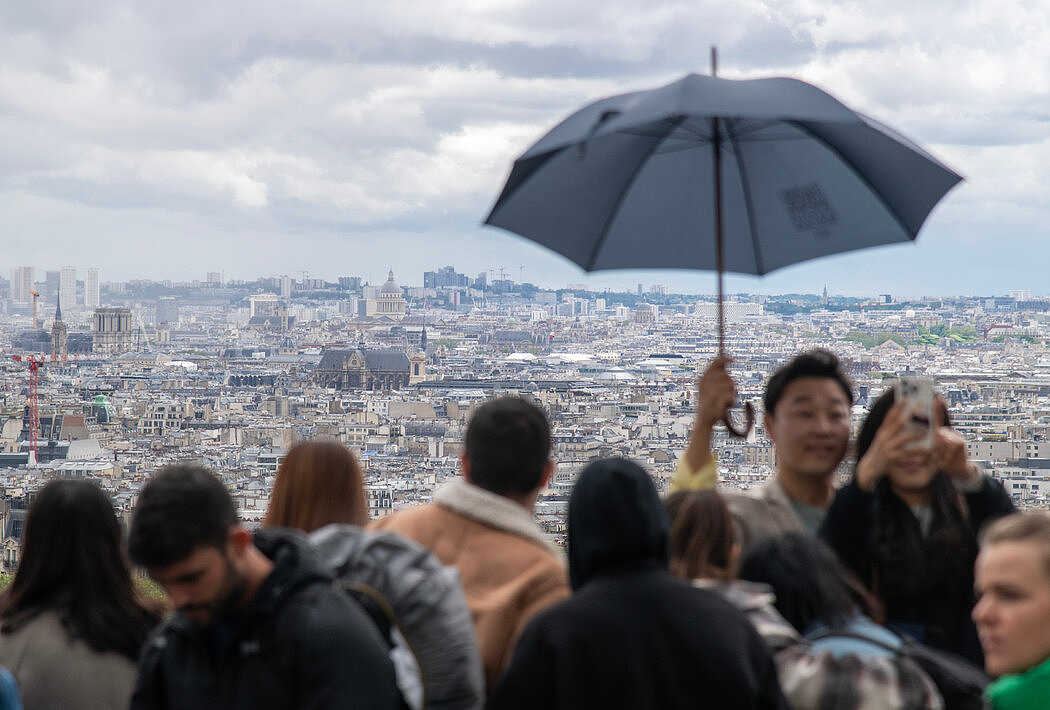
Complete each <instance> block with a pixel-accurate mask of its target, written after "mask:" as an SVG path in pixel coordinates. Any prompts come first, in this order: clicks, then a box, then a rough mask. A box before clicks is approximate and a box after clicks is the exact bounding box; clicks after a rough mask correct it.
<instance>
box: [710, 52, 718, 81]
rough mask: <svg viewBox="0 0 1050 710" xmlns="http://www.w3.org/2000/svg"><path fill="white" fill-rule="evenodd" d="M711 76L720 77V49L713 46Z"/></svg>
mask: <svg viewBox="0 0 1050 710" xmlns="http://www.w3.org/2000/svg"><path fill="white" fill-rule="evenodd" d="M711 76H718V47H715V46H714V45H711Z"/></svg>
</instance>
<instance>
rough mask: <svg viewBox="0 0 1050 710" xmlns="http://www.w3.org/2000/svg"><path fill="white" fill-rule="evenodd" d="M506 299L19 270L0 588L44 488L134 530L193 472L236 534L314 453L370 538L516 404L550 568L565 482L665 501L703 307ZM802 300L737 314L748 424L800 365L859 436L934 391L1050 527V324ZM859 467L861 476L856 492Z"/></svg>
mask: <svg viewBox="0 0 1050 710" xmlns="http://www.w3.org/2000/svg"><path fill="white" fill-rule="evenodd" d="M516 275H517V274H513V275H512V274H511V273H509V272H508V270H506V269H502V270H493V271H492V272H483V273H480V274H476V275H473V276H471V275H466V274H462V273H459V272H458V271H457V270H456V269H455V268H454V267H452V266H441V267H435V269H434V270H433V271H428V272H424V273H423V274H422V275H419V274H415V275H413V274H401V273H399V272H398V271H396V270H391V271H390V272H389V274H388V278H387V279H386V280H385V281H382V282H376V283H368V282H367V281H363V280H362V278H361V277H359V276H341V277H336V278H334V279H324V278H311V277H310V276H309V274H299V275H295V276H291V275H280V276H274V277H262V278H259V279H257V280H254V281H242V280H225V279H224V278H223V275H222V272H220V271H216V272H207V273H204V274H202V278H201V279H200V280H195V281H190V282H173V281H151V280H129V281H124V282H112V281H105V280H104V279H102V278H101V276H102V274H100V272H99V270H98V269H93V268H87V269H78V268H77V267H62V268H60V269H56V270H53V271H52V270H46V271H44V272H43V273H40V272H37V271H35V269H34V268H33V267H19V268H15V269H12V270H11V278H10V280H3V281H0V289H2V290H3V296H2V298H3V300H2V303H3V308H4V311H5V312H4V316H3V319H2V321H0V323H2V325H0V345H2V347H3V350H4V353H5V358H4V361H3V362H4V364H3V368H4V371H5V374H4V378H3V383H2V385H0V388H2V389H0V407H2V409H0V420H2V422H3V424H2V429H0V449H2V453H0V466H2V469H0V483H2V485H3V494H4V505H3V516H4V531H5V537H4V555H3V563H4V567H5V569H6V570H8V571H10V570H12V569H14V567H15V566H16V565H17V560H18V551H19V532H20V524H21V521H22V520H24V516H25V512H26V507H27V501H29V500H31V499H32V496H33V494H34V491H35V490H36V489H38V488H40V487H41V486H42V485H43V484H44V483H45V482H46V481H47V480H49V479H51V478H53V477H85V478H91V479H94V480H96V481H98V482H99V483H100V484H101V485H102V486H103V487H104V488H105V490H106V491H107V493H109V494H110V495H111V496H112V498H113V500H114V503H115V505H116V507H117V508H118V509H119V510H121V511H123V512H124V514H125V515H129V514H130V511H131V510H133V509H134V506H135V503H136V496H137V492H138V491H139V489H140V488H141V487H142V486H143V485H144V483H145V481H147V480H148V478H149V477H150V475H151V473H152V472H153V471H155V470H156V469H158V468H160V467H161V466H163V465H165V464H169V463H172V462H175V461H186V460H190V461H195V462H199V463H201V464H203V465H206V466H208V467H210V468H212V469H214V470H215V471H217V472H218V473H219V474H220V475H221V476H222V478H223V480H224V481H225V483H226V484H227V485H228V487H229V488H230V489H231V491H233V492H234V495H235V500H236V503H237V505H238V507H239V512H240V513H241V515H242V516H243V517H244V519H245V520H248V521H259V520H260V519H261V517H262V516H263V514H264V513H265V511H266V506H267V501H268V498H269V495H270V489H271V486H272V484H273V480H274V475H275V473H276V469H277V467H278V465H279V464H280V462H281V460H282V457H283V455H284V453H285V452H286V451H287V450H288V448H289V447H291V446H292V445H293V444H294V443H296V442H297V441H300V440H303V439H309V438H313V437H331V438H334V439H337V440H339V441H341V442H343V443H344V444H346V445H347V446H348V447H350V448H351V449H352V450H353V451H354V452H355V454H356V455H357V457H358V458H359V460H360V461H361V464H362V466H363V468H364V470H365V475H366V483H367V490H368V497H369V513H370V516H371V517H373V518H377V517H382V516H384V515H386V514H388V513H389V512H390V511H391V510H394V509H397V508H399V507H402V506H406V505H412V504H416V503H419V502H422V501H427V500H429V498H430V495H431V493H432V492H433V490H434V489H435V487H437V486H438V485H440V484H441V483H442V482H444V481H445V480H447V479H449V478H451V477H453V476H455V475H456V473H457V470H458V456H459V453H460V446H461V442H462V439H463V429H464V427H465V424H466V422H467V421H468V419H469V416H470V414H471V412H472V410H473V408H475V407H476V406H477V405H478V404H480V403H482V402H484V401H485V400H487V399H490V398H492V397H493V396H497V395H502V394H513V395H519V396H522V397H526V398H529V399H531V400H532V401H534V402H536V403H537V404H539V405H540V406H541V407H542V408H543V409H544V410H545V411H546V412H548V413H549V416H550V419H551V423H552V428H553V441H554V451H553V457H554V459H555V461H556V463H557V469H556V472H555V475H554V476H553V478H552V480H551V483H550V484H549V486H548V487H547V488H546V489H545V490H544V491H543V493H542V495H541V497H540V500H539V503H538V505H537V518H538V520H539V522H540V524H541V526H542V527H543V529H544V530H545V531H546V533H547V534H548V535H549V536H550V538H551V539H552V540H553V541H554V542H555V543H560V542H563V538H564V533H565V512H566V501H567V500H568V495H569V492H570V491H571V488H572V485H573V483H574V481H575V477H576V475H577V474H578V472H579V471H580V469H581V468H582V467H583V466H584V465H585V464H586V463H588V462H589V461H591V460H593V459H595V458H598V457H604V456H625V457H628V458H630V459H632V460H635V461H637V462H638V463H639V464H641V465H642V466H644V467H645V468H646V469H647V470H648V471H650V472H651V473H652V475H653V477H654V479H655V480H656V481H657V485H658V488H660V489H661V490H666V487H667V485H668V481H669V478H670V476H671V473H672V471H673V470H674V467H675V464H676V462H677V460H678V459H679V457H681V456H682V454H683V451H684V449H685V447H686V444H687V440H688V437H689V433H690V430H691V426H692V420H693V411H694V405H695V387H696V377H697V375H698V373H699V372H700V371H701V370H702V369H703V368H704V367H705V365H706V364H707V362H709V361H710V360H711V358H713V357H714V356H715V355H716V354H717V348H718V344H717V333H716V320H715V313H716V310H715V302H714V300H713V299H712V298H711V297H710V296H698V295H686V294H678V293H672V292H669V290H668V288H667V287H666V286H663V285H660V284H641V283H640V284H638V285H637V288H635V289H632V290H623V291H603V292H593V291H588V290H587V289H586V287H585V286H583V285H579V284H577V285H572V284H568V285H566V286H565V288H562V289H557V290H548V289H542V288H538V287H536V286H534V285H532V284H530V283H522V282H520V281H518V280H516V279H514V278H512V276H516ZM420 276H421V278H420ZM41 277H42V278H41ZM814 291H820V292H815V293H811V294H791V295H781V296H765V295H748V294H734V295H731V296H730V297H729V301H728V302H727V303H726V304H725V315H726V327H727V331H728V334H727V341H726V344H727V350H728V352H729V353H730V354H731V355H732V357H733V358H734V359H735V363H734V365H733V367H732V373H733V375H734V378H735V379H736V381H737V383H738V388H739V394H740V399H741V400H742V401H750V402H753V403H754V404H755V405H756V406H758V407H760V400H761V396H760V395H761V391H762V387H763V385H764V381H765V379H766V378H767V377H768V375H769V373H770V372H772V371H773V370H774V369H775V368H776V367H778V366H779V365H780V364H782V363H783V362H784V361H786V360H787V359H789V358H790V357H791V356H792V355H793V354H795V353H797V352H799V351H802V350H807V349H812V348H827V349H830V350H832V351H834V352H835V353H837V354H838V355H839V356H840V357H841V358H842V360H843V362H844V363H845V365H846V367H847V369H848V371H849V374H850V376H851V377H852V379H853V382H854V386H855V394H856V402H855V405H854V409H853V418H854V426H856V424H857V422H859V421H860V420H861V419H862V418H863V416H864V413H865V411H866V409H867V407H868V405H869V404H870V403H871V402H872V401H874V399H875V398H876V397H877V396H878V395H879V393H880V392H881V391H882V390H883V388H884V387H885V386H886V383H887V381H892V379H893V378H895V377H897V376H898V375H900V374H902V373H905V374H921V375H927V376H930V377H932V378H934V381H935V383H936V388H937V390H938V392H939V393H940V394H941V396H942V397H943V398H944V399H945V401H946V403H947V404H948V407H949V409H950V411H951V417H952V422H953V426H954V427H955V428H956V430H958V431H959V432H961V433H962V434H963V435H964V436H965V437H966V439H967V442H968V443H967V445H968V449H969V455H970V457H971V458H972V459H974V460H976V461H979V462H980V463H981V465H982V466H983V467H985V469H986V470H987V471H989V472H990V473H991V474H992V475H993V476H995V477H996V478H998V479H999V480H1001V481H1002V482H1003V484H1004V485H1005V486H1006V488H1007V490H1008V491H1009V492H1010V494H1011V495H1012V496H1013V498H1014V501H1015V503H1016V504H1017V505H1019V506H1021V507H1027V508H1045V507H1047V496H1048V495H1050V441H1048V428H1050V419H1048V416H1050V400H1048V396H1050V351H1048V349H1047V342H1048V341H1050V314H1048V310H1050V299H1046V298H1033V297H1032V294H1031V293H1030V292H1027V291H1012V292H1010V293H1008V294H1003V295H989V296H983V297H955V298H938V299H933V298H928V299H913V300H898V299H897V298H896V297H895V296H894V295H893V294H877V295H873V296H872V297H870V298H858V297H842V296H835V295H829V294H828V293H827V291H826V289H823V290H820V289H817V288H815V289H814ZM34 362H36V365H35V369H36V373H35V374H36V377H37V384H36V392H35V397H36V402H35V403H31V401H30V400H31V396H30V390H31V387H30V384H31V383H30V377H31V370H32V369H34V365H33V363H34ZM34 407H35V411H36V412H37V419H38V424H37V428H36V430H35V432H34V431H31V422H30V411H31V410H32V409H33V408H34ZM714 452H715V454H716V456H717V459H718V468H719V474H720V477H721V481H722V485H723V486H727V487H729V488H740V489H747V488H750V487H752V486H754V485H756V484H758V483H761V482H763V481H764V480H766V479H767V478H768V477H769V476H770V475H771V473H772V472H773V469H774V464H775V458H774V451H773V447H772V445H771V444H770V443H769V441H768V440H767V439H766V438H765V436H764V431H763V428H762V422H761V416H759V417H758V423H757V426H756V428H755V430H754V431H753V432H752V434H751V435H750V436H748V437H747V438H736V437H731V436H729V435H728V434H727V433H726V432H725V431H724V429H721V428H719V429H718V430H717V431H716V439H715V446H714ZM851 465H852V461H851V460H850V459H849V457H847V461H845V462H844V463H843V464H842V466H843V468H842V471H843V472H845V471H847V470H848V469H849V467H850V466H851Z"/></svg>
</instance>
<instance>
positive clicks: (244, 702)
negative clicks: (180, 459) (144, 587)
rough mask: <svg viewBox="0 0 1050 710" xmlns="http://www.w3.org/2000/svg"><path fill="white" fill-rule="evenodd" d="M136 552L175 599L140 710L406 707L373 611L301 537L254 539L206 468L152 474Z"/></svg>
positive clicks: (271, 534)
mask: <svg viewBox="0 0 1050 710" xmlns="http://www.w3.org/2000/svg"><path fill="white" fill-rule="evenodd" d="M128 551H129V554H130V556H131V559H132V561H134V562H135V563H136V564H138V565H141V566H143V567H145V568H146V570H147V571H148V572H149V575H150V576H151V577H152V578H153V579H154V580H156V582H157V583H158V584H160V585H161V586H162V587H163V588H164V590H165V591H166V592H167V593H168V596H169V597H170V598H171V601H172V604H173V605H174V606H175V614H174V615H173V616H172V617H171V618H170V619H169V620H168V621H167V622H165V623H164V624H162V625H161V626H160V627H159V629H158V630H157V631H156V632H155V633H154V635H153V638H152V639H151V641H150V643H149V644H148V645H147V647H146V649H145V651H144V652H143V656H142V659H141V662H140V665H139V676H138V680H137V683H136V687H135V691H134V694H133V696H132V701H131V708H132V710H146V709H147V708H148V709H150V710H157V709H163V708H172V709H174V708H190V707H192V708H204V709H205V710H207V709H209V708H252V709H253V710H257V709H259V708H318V709H320V708H345V707H367V708H389V709H390V710H393V709H394V708H399V707H400V695H399V694H398V691H397V686H396V682H395V680H394V670H393V666H392V665H391V663H390V660H389V658H388V657H387V654H386V648H385V646H384V645H383V640H382V637H381V636H380V635H379V633H378V631H377V630H376V628H375V625H374V624H373V623H372V621H371V620H370V619H369V617H368V616H367V615H366V614H365V612H364V611H363V610H362V609H361V608H360V607H358V606H357V605H356V604H354V603H353V602H352V601H351V600H350V598H349V596H347V595H346V594H343V593H342V592H340V591H338V590H336V589H335V588H333V586H332V581H331V577H330V576H329V574H328V573H327V572H326V571H325V570H324V569H323V568H322V567H321V565H320V563H319V561H318V560H317V559H316V558H315V556H314V553H313V550H312V549H311V548H310V547H309V545H308V544H307V543H306V542H305V541H304V540H303V539H302V538H300V537H298V536H296V535H294V534H292V533H290V532H288V531H281V532H277V531H272V530H265V531H260V532H258V533H257V534H256V535H255V537H254V538H253V536H252V535H251V533H249V532H248V530H247V529H246V528H245V527H244V526H243V525H241V524H240V522H238V520H237V513H236V511H235V509H234V506H233V500H232V499H231V498H230V494H229V493H228V492H227V490H226V488H225V486H223V484H222V483H221V482H220V481H219V480H218V479H217V478H216V477H215V476H214V475H213V474H212V473H211V472H209V471H208V470H207V469H205V468H202V467H200V466H190V465H175V466H168V467H166V468H164V469H161V470H160V471H159V472H158V473H157V474H156V476H154V478H153V480H151V481H150V482H149V483H148V484H147V485H146V487H145V488H143V490H142V494H141V495H140V496H139V502H138V507H137V509H136V512H135V517H134V519H133V521H132V525H131V531H130V533H129V535H128Z"/></svg>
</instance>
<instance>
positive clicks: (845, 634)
mask: <svg viewBox="0 0 1050 710" xmlns="http://www.w3.org/2000/svg"><path fill="white" fill-rule="evenodd" d="M803 638H805V640H807V641H820V640H822V639H836V638H839V639H853V640H854V641H863V642H864V643H870V644H871V645H872V646H877V647H878V648H881V649H884V650H886V651H889V652H891V653H893V654H895V655H899V654H900V652H901V649H902V648H903V645H900V646H891V645H890V644H888V643H886V642H885V641H882V640H880V639H877V638H872V637H871V636H868V635H867V634H862V633H858V632H856V631H850V630H848V629H822V630H821V631H816V632H813V633H809V634H806V635H805V636H804V637H803Z"/></svg>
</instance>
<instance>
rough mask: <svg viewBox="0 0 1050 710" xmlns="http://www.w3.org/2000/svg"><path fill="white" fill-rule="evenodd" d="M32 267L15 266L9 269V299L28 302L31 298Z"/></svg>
mask: <svg viewBox="0 0 1050 710" xmlns="http://www.w3.org/2000/svg"><path fill="white" fill-rule="evenodd" d="M32 290H33V267H32V266H16V267H15V268H13V269H11V300H13V301H17V302H18V303H29V302H30V301H31V300H32V299H33V294H31V293H30V291H32Z"/></svg>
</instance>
